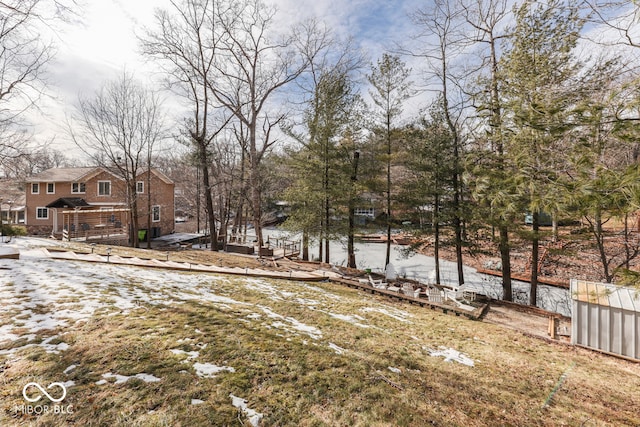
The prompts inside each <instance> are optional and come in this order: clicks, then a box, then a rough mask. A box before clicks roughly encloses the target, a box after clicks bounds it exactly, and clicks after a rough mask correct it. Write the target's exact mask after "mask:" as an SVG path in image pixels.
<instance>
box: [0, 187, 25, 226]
mask: <svg viewBox="0 0 640 427" xmlns="http://www.w3.org/2000/svg"><path fill="white" fill-rule="evenodd" d="M24 213H25V195H24V187H23V185H22V183H20V182H18V181H17V180H12V179H0V221H2V223H3V224H19V225H22V224H24Z"/></svg>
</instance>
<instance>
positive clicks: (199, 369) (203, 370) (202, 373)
mask: <svg viewBox="0 0 640 427" xmlns="http://www.w3.org/2000/svg"><path fill="white" fill-rule="evenodd" d="M193 368H194V369H195V370H196V375H197V376H199V377H201V378H213V377H215V375H216V374H217V373H220V372H223V371H228V372H235V371H236V370H235V368H232V367H231V366H216V365H213V364H211V363H198V362H196V363H194V364H193Z"/></svg>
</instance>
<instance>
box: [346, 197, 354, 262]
mask: <svg viewBox="0 0 640 427" xmlns="http://www.w3.org/2000/svg"><path fill="white" fill-rule="evenodd" d="M353 204H354V203H353V197H351V199H350V200H349V230H348V236H347V254H348V261H347V267H349V268H356V251H355V244H354V241H355V233H354V230H355V218H356V215H355V212H356V210H355V208H354V206H353Z"/></svg>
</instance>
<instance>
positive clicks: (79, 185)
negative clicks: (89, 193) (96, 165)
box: [71, 182, 86, 194]
mask: <svg viewBox="0 0 640 427" xmlns="http://www.w3.org/2000/svg"><path fill="white" fill-rule="evenodd" d="M85 190H86V185H85V183H84V182H74V183H72V184H71V192H72V193H75V194H78V193H84V192H85Z"/></svg>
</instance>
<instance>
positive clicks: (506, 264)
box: [498, 224, 513, 301]
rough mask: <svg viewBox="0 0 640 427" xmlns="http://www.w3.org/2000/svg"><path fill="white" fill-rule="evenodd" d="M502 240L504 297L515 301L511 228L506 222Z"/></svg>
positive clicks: (502, 229)
mask: <svg viewBox="0 0 640 427" xmlns="http://www.w3.org/2000/svg"><path fill="white" fill-rule="evenodd" d="M498 228H499V230H500V242H499V244H498V246H499V250H500V258H501V260H502V299H504V300H505V301H513V291H512V289H511V257H510V255H511V254H510V252H511V250H510V247H509V228H508V227H507V225H505V224H501V225H500V226H499V227H498Z"/></svg>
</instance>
